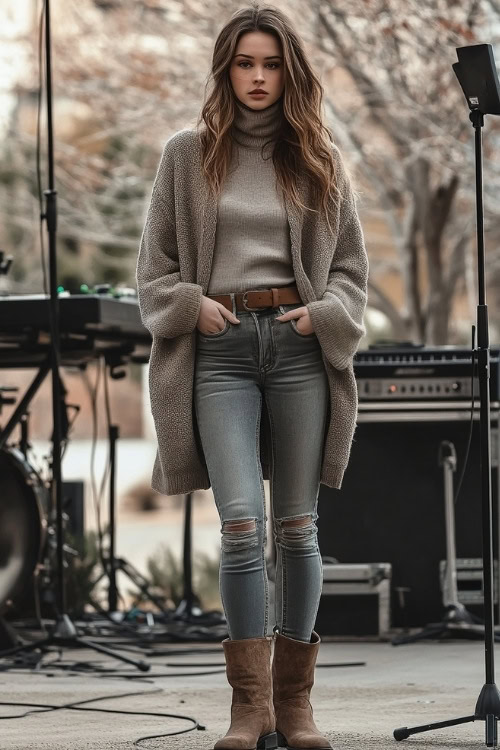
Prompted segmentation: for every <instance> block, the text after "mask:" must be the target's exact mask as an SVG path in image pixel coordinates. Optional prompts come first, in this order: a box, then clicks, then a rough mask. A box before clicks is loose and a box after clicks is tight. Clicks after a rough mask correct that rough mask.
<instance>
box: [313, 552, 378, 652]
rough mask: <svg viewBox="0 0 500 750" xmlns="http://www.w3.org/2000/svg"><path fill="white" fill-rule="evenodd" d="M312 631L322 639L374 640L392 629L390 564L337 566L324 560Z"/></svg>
mask: <svg viewBox="0 0 500 750" xmlns="http://www.w3.org/2000/svg"><path fill="white" fill-rule="evenodd" d="M322 562H323V586H322V589H321V599H320V603H319V608H318V614H317V616H316V625H315V628H317V629H318V631H319V632H321V634H322V635H338V636H375V637H377V638H379V639H386V638H387V636H388V634H389V631H390V628H391V597H390V582H391V565H390V563H358V564H355V563H352V564H350V563H339V562H338V561H335V560H332V559H331V558H329V557H323V556H322Z"/></svg>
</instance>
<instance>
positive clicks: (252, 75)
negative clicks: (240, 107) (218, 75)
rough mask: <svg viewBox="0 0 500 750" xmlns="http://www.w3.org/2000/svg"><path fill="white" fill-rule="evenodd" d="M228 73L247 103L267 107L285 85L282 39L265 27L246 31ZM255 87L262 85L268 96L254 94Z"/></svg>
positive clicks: (261, 87) (236, 89)
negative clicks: (260, 29) (264, 28)
mask: <svg viewBox="0 0 500 750" xmlns="http://www.w3.org/2000/svg"><path fill="white" fill-rule="evenodd" d="M266 58H267V59H266ZM229 77H230V79H231V84H232V86H233V90H234V93H235V95H236V96H237V98H238V99H239V100H240V102H243V104H246V105H247V107H251V108H252V109H265V108H266V107H269V106H270V105H271V104H274V102H275V101H276V100H277V99H279V97H280V96H281V94H282V93H283V89H284V87H285V81H284V65H283V57H282V51H281V45H280V43H279V41H278V40H277V39H276V38H275V37H274V36H273V35H272V34H266V33H265V32H263V31H249V32H247V33H246V34H243V35H242V36H241V37H240V39H239V40H238V45H237V47H236V50H235V53H234V57H233V59H232V60H231V66H230V68H229ZM254 89H262V90H263V91H265V92H266V94H265V96H260V97H258V96H252V95H251V94H250V92H251V91H253V90H254Z"/></svg>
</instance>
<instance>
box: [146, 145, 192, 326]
mask: <svg viewBox="0 0 500 750" xmlns="http://www.w3.org/2000/svg"><path fill="white" fill-rule="evenodd" d="M177 136H178V134H176V133H175V134H174V135H173V136H171V137H170V138H169V139H168V141H167V142H166V144H165V146H164V148H163V153H162V157H161V159H160V163H159V166H158V169H157V173H156V178H155V181H154V183H153V189H152V194H151V200H150V203H149V208H148V211H147V215H146V221H145V224H144V229H143V232H142V237H141V241H140V248H139V254H138V258H137V266H136V282H137V295H138V301H139V310H140V314H141V318H142V322H143V324H144V326H145V327H146V328H147V329H148V330H149V332H150V333H151V335H152V336H153V337H154V336H162V337H164V338H173V337H175V336H179V335H181V334H185V333H190V332H192V331H193V329H194V328H195V326H196V324H197V322H198V315H199V312H200V306H201V298H202V287H201V286H200V285H199V284H191V283H188V282H184V281H181V280H180V268H179V255H178V247H177V236H176V223H175V160H174V152H175V151H174V147H175V142H176V137H177Z"/></svg>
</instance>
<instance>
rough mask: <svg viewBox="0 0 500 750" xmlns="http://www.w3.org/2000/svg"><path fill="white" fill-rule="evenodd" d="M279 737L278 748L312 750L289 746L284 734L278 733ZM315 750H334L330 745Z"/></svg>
mask: <svg viewBox="0 0 500 750" xmlns="http://www.w3.org/2000/svg"><path fill="white" fill-rule="evenodd" d="M276 734H277V735H278V747H281V748H286V750H310V748H303V747H294V746H293V745H289V744H288V742H287V741H286V737H285V735H284V734H281V732H277V733H276ZM314 750H333V749H332V746H331V745H330V744H328V745H323V747H315V748H314Z"/></svg>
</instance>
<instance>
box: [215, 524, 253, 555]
mask: <svg viewBox="0 0 500 750" xmlns="http://www.w3.org/2000/svg"><path fill="white" fill-rule="evenodd" d="M258 543H259V540H258V536H257V523H256V521H255V519H253V518H252V519H246V520H242V521H224V522H223V524H222V549H223V550H224V551H225V552H235V551H237V550H241V549H247V548H248V547H255V546H256V545H257V544H258Z"/></svg>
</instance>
